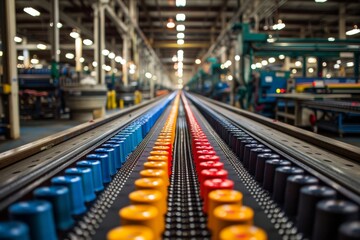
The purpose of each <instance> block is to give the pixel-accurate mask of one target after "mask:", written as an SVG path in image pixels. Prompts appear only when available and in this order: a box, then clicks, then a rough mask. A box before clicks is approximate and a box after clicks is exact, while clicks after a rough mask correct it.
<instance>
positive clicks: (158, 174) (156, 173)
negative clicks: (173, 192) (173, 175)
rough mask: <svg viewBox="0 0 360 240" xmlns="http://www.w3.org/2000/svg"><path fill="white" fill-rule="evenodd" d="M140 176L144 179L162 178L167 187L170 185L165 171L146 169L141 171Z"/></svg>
mask: <svg viewBox="0 0 360 240" xmlns="http://www.w3.org/2000/svg"><path fill="white" fill-rule="evenodd" d="M140 176H141V177H142V178H161V179H162V180H163V181H164V183H165V185H166V186H168V185H169V177H168V175H167V174H166V172H165V171H164V170H156V169H145V170H142V171H140Z"/></svg>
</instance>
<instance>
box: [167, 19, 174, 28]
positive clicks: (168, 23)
mask: <svg viewBox="0 0 360 240" xmlns="http://www.w3.org/2000/svg"><path fill="white" fill-rule="evenodd" d="M166 27H167V28H174V27H175V23H174V20H173V19H172V18H169V20H168V22H167V24H166Z"/></svg>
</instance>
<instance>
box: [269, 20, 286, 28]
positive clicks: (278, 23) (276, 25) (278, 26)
mask: <svg viewBox="0 0 360 240" xmlns="http://www.w3.org/2000/svg"><path fill="white" fill-rule="evenodd" d="M284 27H285V23H283V22H282V20H281V19H279V20H278V22H277V24H274V25H273V27H272V28H273V29H274V30H281V29H283V28H284Z"/></svg>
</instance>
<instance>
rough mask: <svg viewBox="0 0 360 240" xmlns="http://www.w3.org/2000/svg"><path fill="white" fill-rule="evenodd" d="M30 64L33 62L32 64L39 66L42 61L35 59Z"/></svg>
mask: <svg viewBox="0 0 360 240" xmlns="http://www.w3.org/2000/svg"><path fill="white" fill-rule="evenodd" d="M30 62H31V64H39V62H40V61H39V59H37V58H33V59H31V60H30Z"/></svg>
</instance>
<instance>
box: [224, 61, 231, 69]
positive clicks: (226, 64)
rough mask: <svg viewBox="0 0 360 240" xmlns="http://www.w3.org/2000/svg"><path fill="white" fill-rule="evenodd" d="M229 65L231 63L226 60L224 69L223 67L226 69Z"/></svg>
mask: <svg viewBox="0 0 360 240" xmlns="http://www.w3.org/2000/svg"><path fill="white" fill-rule="evenodd" d="M231 64H232V62H231V61H230V60H227V61H226V62H225V63H224V67H225V68H228V67H230V66H231Z"/></svg>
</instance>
